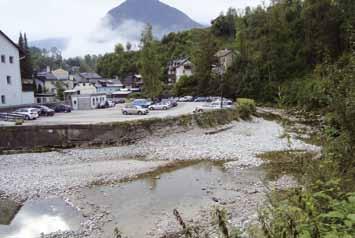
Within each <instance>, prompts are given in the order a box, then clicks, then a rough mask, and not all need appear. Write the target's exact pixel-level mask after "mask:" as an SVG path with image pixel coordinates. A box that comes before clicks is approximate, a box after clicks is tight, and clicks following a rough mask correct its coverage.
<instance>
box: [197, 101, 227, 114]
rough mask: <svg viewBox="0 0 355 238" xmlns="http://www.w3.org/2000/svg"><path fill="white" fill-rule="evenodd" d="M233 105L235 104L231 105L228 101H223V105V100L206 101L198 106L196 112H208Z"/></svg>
mask: <svg viewBox="0 0 355 238" xmlns="http://www.w3.org/2000/svg"><path fill="white" fill-rule="evenodd" d="M232 107H233V105H230V104H229V103H228V102H223V105H222V107H221V102H219V101H215V102H212V103H206V104H204V105H202V106H197V107H196V108H195V110H194V113H198V112H208V111H213V110H219V109H228V108H232Z"/></svg>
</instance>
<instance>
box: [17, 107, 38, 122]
mask: <svg viewBox="0 0 355 238" xmlns="http://www.w3.org/2000/svg"><path fill="white" fill-rule="evenodd" d="M14 114H17V115H22V116H23V118H24V119H25V120H36V119H37V118H38V117H39V114H38V109H36V108H21V109H17V110H16V111H15V112H14Z"/></svg>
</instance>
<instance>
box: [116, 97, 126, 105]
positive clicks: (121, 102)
mask: <svg viewBox="0 0 355 238" xmlns="http://www.w3.org/2000/svg"><path fill="white" fill-rule="evenodd" d="M114 100H115V103H116V104H123V103H126V99H124V98H117V99H114Z"/></svg>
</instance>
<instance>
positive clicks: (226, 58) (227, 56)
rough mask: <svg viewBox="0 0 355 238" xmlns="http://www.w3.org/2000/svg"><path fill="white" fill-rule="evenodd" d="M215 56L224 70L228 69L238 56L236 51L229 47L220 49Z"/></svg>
mask: <svg viewBox="0 0 355 238" xmlns="http://www.w3.org/2000/svg"><path fill="white" fill-rule="evenodd" d="M215 57H216V58H217V59H218V63H219V65H220V66H222V67H223V69H224V71H227V70H228V69H229V68H230V67H231V66H232V65H233V63H234V60H235V58H236V52H235V51H233V50H229V49H223V50H219V51H218V52H217V53H216V54H215Z"/></svg>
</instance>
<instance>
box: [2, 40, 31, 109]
mask: <svg viewBox="0 0 355 238" xmlns="http://www.w3.org/2000/svg"><path fill="white" fill-rule="evenodd" d="M2 55H4V56H5V60H6V61H5V63H2V62H1V60H0V107H6V106H13V105H20V104H23V103H26V102H22V95H21V94H22V82H21V72H20V55H19V51H18V49H17V48H16V47H15V46H14V45H13V44H11V43H10V42H9V41H8V40H7V39H6V38H5V37H4V36H3V35H1V34H0V58H1V56H2ZM9 57H13V63H10V59H9ZM7 76H10V77H11V83H10V84H8V82H7V79H6V78H7ZM1 96H4V97H5V103H2V102H1Z"/></svg>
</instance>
